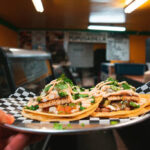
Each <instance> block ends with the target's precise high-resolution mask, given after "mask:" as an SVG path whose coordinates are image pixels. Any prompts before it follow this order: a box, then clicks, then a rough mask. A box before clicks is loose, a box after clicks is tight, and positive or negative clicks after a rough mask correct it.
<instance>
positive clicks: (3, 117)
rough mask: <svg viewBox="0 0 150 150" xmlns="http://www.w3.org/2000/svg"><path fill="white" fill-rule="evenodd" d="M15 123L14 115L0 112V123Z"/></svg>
mask: <svg viewBox="0 0 150 150" xmlns="http://www.w3.org/2000/svg"><path fill="white" fill-rule="evenodd" d="M14 121H15V119H14V117H13V116H12V115H9V114H6V113H5V112H3V111H2V110H0V123H6V124H12V123H13V122H14Z"/></svg>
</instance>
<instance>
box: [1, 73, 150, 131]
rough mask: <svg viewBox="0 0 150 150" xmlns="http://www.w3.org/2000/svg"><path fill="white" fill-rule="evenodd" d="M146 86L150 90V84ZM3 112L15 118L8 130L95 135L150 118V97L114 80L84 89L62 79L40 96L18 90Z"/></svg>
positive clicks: (3, 104)
mask: <svg viewBox="0 0 150 150" xmlns="http://www.w3.org/2000/svg"><path fill="white" fill-rule="evenodd" d="M144 86H147V88H149V83H147V84H146V85H144ZM141 89H142V87H141ZM143 89H144V90H145V87H144V88H143ZM149 92H150V91H149ZM0 109H3V110H4V111H5V112H7V113H9V114H12V115H14V117H15V119H16V121H15V123H14V124H12V125H5V126H6V127H9V128H12V129H15V130H18V131H23V132H38V133H55V134H56V133H71V132H83V131H94V130H103V129H110V128H117V127H123V126H127V125H131V124H135V123H138V122H141V121H143V120H145V119H147V118H149V117H150V113H149V112H150V94H144V92H143V91H142V94H140V93H137V92H136V89H135V87H133V86H132V85H130V84H128V83H127V82H126V81H122V82H118V81H117V80H115V79H113V78H108V79H107V80H105V81H102V82H100V83H98V84H97V85H95V86H94V87H92V88H89V89H85V88H82V87H79V86H78V85H75V84H73V82H72V81H71V80H70V79H68V78H67V77H66V76H65V75H61V76H60V77H59V78H57V79H55V80H52V81H51V82H50V83H48V84H47V85H46V86H45V87H44V89H43V90H42V91H41V93H40V95H38V96H36V95H35V94H34V93H32V92H30V91H27V90H26V89H24V88H21V87H20V88H18V89H17V90H16V92H15V93H14V94H12V95H11V96H10V98H7V99H1V100H0Z"/></svg>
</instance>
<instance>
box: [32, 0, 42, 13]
mask: <svg viewBox="0 0 150 150" xmlns="http://www.w3.org/2000/svg"><path fill="white" fill-rule="evenodd" d="M32 2H33V4H34V7H35V9H36V11H38V12H43V11H44V8H43V4H42V1H41V0H32Z"/></svg>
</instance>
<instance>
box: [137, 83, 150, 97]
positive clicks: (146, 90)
mask: <svg viewBox="0 0 150 150" xmlns="http://www.w3.org/2000/svg"><path fill="white" fill-rule="evenodd" d="M136 92H138V93H141V94H142V93H143V94H150V82H147V83H146V84H144V85H143V86H141V87H139V88H137V90H136Z"/></svg>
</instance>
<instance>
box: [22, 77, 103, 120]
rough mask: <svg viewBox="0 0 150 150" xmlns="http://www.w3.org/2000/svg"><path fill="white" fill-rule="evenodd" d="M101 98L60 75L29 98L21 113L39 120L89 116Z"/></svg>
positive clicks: (71, 118) (72, 118)
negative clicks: (35, 95)
mask: <svg viewBox="0 0 150 150" xmlns="http://www.w3.org/2000/svg"><path fill="white" fill-rule="evenodd" d="M101 100H102V98H101V97H98V98H95V97H94V96H93V95H90V92H89V90H88V89H84V88H81V87H79V86H75V85H74V84H73V83H72V81H71V80H70V79H68V78H67V77H65V76H64V75H62V76H61V77H60V78H58V79H56V80H53V81H51V82H50V83H49V84H47V85H46V86H45V88H44V89H43V91H42V92H41V95H40V96H38V97H34V98H32V99H30V100H29V102H28V104H27V106H25V107H24V109H23V111H22V114H23V116H25V117H28V118H31V119H36V120H41V121H43V120H49V121H52V120H74V119H75V118H83V117H87V116H89V115H90V114H91V113H92V112H94V111H95V109H96V108H97V107H98V105H99V102H100V101H101ZM89 113H90V114H89ZM38 116H39V117H38ZM82 116H83V117H82ZM42 118H43V119H42ZM45 118H46V119H45Z"/></svg>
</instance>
